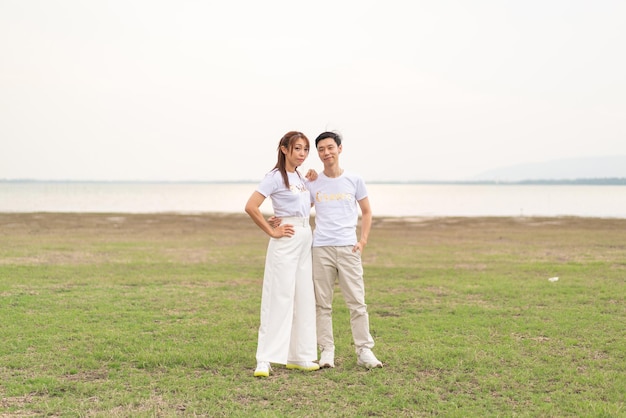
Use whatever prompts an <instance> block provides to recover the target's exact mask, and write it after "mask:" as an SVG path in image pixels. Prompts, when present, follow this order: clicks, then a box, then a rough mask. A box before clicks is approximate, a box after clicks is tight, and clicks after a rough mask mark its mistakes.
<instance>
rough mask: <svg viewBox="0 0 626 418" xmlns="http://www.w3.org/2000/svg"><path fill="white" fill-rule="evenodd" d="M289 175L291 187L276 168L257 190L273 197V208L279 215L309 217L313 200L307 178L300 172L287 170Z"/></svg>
mask: <svg viewBox="0 0 626 418" xmlns="http://www.w3.org/2000/svg"><path fill="white" fill-rule="evenodd" d="M287 176H288V178H289V189H288V188H287V187H286V186H285V182H284V181H283V176H282V175H281V174H280V171H278V170H277V169H274V170H272V171H270V172H269V173H267V175H266V176H265V177H264V178H263V180H261V183H260V184H259V186H258V187H257V191H258V192H259V193H261V194H262V195H263V196H265V197H266V198H267V197H269V198H271V199H272V208H273V209H274V214H275V215H276V216H277V217H279V218H286V217H291V216H295V217H299V218H308V217H309V215H310V213H311V201H310V195H309V192H308V190H307V187H306V184H305V179H304V178H303V177H300V175H299V174H298V173H290V172H287Z"/></svg>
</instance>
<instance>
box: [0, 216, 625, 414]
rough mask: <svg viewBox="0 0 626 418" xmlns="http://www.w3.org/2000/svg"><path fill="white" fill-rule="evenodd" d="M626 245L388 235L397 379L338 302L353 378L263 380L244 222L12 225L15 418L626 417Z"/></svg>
mask: <svg viewBox="0 0 626 418" xmlns="http://www.w3.org/2000/svg"><path fill="white" fill-rule="evenodd" d="M624 231H626V220H602V219H580V218H563V219H532V218H467V219H464V218H444V219H431V220H420V221H419V222H405V221H404V220H389V219H376V220H375V223H374V228H373V231H372V233H371V236H370V244H369V245H368V247H367V248H366V250H365V253H364V264H365V271H366V291H367V296H366V298H367V302H368V309H369V312H370V322H371V332H372V334H373V336H374V339H375V341H376V347H375V350H374V351H375V353H376V355H377V356H378V357H379V358H380V359H381V360H382V361H383V363H384V364H385V367H384V368H383V369H375V370H371V371H367V370H364V369H362V368H360V367H358V366H357V365H356V357H355V355H354V348H353V346H352V337H351V334H350V327H349V314H348V312H347V309H346V307H345V304H344V302H343V300H342V298H341V294H340V291H339V289H338V288H337V293H336V295H335V296H336V299H335V305H334V309H335V311H334V326H335V336H336V345H337V351H336V365H337V367H336V368H335V369H326V370H320V371H317V372H313V373H304V372H299V371H288V370H286V369H284V368H280V367H278V366H277V367H274V373H273V374H272V375H271V376H270V377H269V378H267V379H258V378H253V377H252V372H253V370H254V366H255V359H254V355H255V350H256V337H257V328H258V320H259V307H260V294H261V280H262V279H261V277H262V272H263V261H264V255H265V248H266V244H267V239H266V237H265V236H264V235H263V233H261V232H260V231H259V230H258V228H256V227H255V226H254V224H253V223H252V221H250V220H249V219H247V218H246V217H245V216H236V215H231V216H223V215H119V214H116V215H88V214H83V215H69V214H68V215H59V214H23V215H19V214H0V399H1V401H0V416H7V417H10V416H16V417H17V416H90V417H105V416H106V417H110V416H120V417H121V416H124V417H151V416H163V417H166V416H249V415H258V416H268V417H273V416H345V417H351V416H385V417H386V416H450V417H466V416H481V417H482V416H532V417H535V416H558V417H561V416H594V417H617V416H626V406H625V399H626V287H625V284H626V279H625V278H626V257H625V255H626V232H624ZM555 276H558V277H559V281H557V282H555V283H551V282H549V281H548V278H550V277H555Z"/></svg>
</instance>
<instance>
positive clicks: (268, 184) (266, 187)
mask: <svg viewBox="0 0 626 418" xmlns="http://www.w3.org/2000/svg"><path fill="white" fill-rule="evenodd" d="M274 173H275V171H272V172H270V173H268V174H267V175H266V176H265V177H264V178H263V180H261V183H259V186H258V187H257V189H256V190H257V192H259V193H261V194H262V195H263V196H265V197H268V196H269V195H271V194H272V193H273V192H274V191H276V186H277V185H276V176H275V175H274Z"/></svg>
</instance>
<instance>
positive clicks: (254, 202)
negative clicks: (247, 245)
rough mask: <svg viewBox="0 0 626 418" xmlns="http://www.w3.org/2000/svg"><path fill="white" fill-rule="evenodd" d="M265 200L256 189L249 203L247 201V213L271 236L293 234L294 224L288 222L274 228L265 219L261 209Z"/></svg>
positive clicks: (277, 236)
mask: <svg viewBox="0 0 626 418" xmlns="http://www.w3.org/2000/svg"><path fill="white" fill-rule="evenodd" d="M264 201H265V196H263V195H262V194H261V193H259V192H257V191H255V192H254V193H252V196H250V198H249V199H248V203H246V213H247V214H248V215H249V216H250V217H251V218H252V220H253V221H254V223H255V224H257V226H258V227H259V228H261V230H262V231H263V232H265V233H266V234H267V235H269V236H270V237H272V238H282V237H290V236H292V235H293V233H294V229H293V225H289V224H286V225H279V226H277V227H276V228H272V226H271V225H270V224H269V223H268V222H267V221H266V220H265V218H264V217H263V214H262V213H261V209H260V207H261V205H262V204H263V202H264Z"/></svg>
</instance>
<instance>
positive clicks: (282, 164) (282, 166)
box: [274, 131, 310, 188]
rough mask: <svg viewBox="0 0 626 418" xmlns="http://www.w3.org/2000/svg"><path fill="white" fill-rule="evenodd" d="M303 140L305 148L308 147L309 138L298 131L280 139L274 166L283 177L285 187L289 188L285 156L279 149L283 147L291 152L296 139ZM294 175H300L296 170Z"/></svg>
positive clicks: (288, 133) (290, 132)
mask: <svg viewBox="0 0 626 418" xmlns="http://www.w3.org/2000/svg"><path fill="white" fill-rule="evenodd" d="M300 138H302V139H304V141H305V142H306V146H307V147H310V144H309V138H307V137H306V135H304V134H303V133H302V132H298V131H289V132H287V133H286V134H285V135H283V137H282V138H281V139H280V142H279V143H278V161H277V162H276V166H274V169H275V170H278V171H280V175H281V176H282V177H283V182H284V183H285V186H286V187H287V188H289V176H288V175H287V163H286V161H287V156H286V155H285V154H283V152H282V150H281V147H285V148H286V149H287V150H288V151H289V152H291V151H292V150H293V144H294V142H296V140H298V139H300ZM296 173H298V175H300V173H299V172H298V170H297V169H296Z"/></svg>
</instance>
